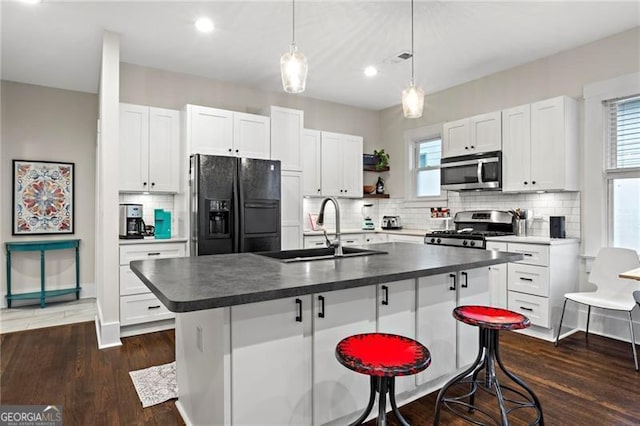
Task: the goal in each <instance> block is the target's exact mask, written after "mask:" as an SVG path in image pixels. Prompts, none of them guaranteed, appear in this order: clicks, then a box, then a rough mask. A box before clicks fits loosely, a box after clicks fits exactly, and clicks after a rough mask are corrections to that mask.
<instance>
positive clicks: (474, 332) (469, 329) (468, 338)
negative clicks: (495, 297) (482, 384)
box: [456, 267, 490, 368]
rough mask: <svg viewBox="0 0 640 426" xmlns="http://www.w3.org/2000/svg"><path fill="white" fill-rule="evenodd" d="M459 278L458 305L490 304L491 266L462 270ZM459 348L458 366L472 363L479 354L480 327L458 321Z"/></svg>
mask: <svg viewBox="0 0 640 426" xmlns="http://www.w3.org/2000/svg"><path fill="white" fill-rule="evenodd" d="M457 275H458V276H457V278H458V306H463V305H481V306H488V305H489V304H490V301H489V268H488V267H484V268H476V269H468V270H466V271H461V272H459V273H458V274H457ZM456 327H457V338H458V345H457V347H458V349H457V367H458V368H462V367H465V366H467V365H469V364H471V363H472V362H473V361H474V360H475V359H476V357H477V356H478V339H479V330H478V327H476V326H473V325H469V324H465V323H463V322H461V321H456Z"/></svg>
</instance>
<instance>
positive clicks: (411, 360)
mask: <svg viewBox="0 0 640 426" xmlns="http://www.w3.org/2000/svg"><path fill="white" fill-rule="evenodd" d="M336 358H337V359H338V361H339V362H340V364H342V365H344V366H345V367H347V368H348V369H350V370H353V371H356V372H358V373H361V374H366V375H368V376H370V377H371V393H370V395H369V403H368V404H367V408H366V409H365V410H364V413H362V415H361V416H360V417H359V418H358V419H357V420H356V421H355V422H353V423H351V425H349V426H356V425H361V424H362V423H363V422H364V421H365V419H366V418H367V416H368V415H369V413H370V412H371V409H372V408H373V403H374V401H375V399H376V392H378V394H379V395H380V398H379V402H378V421H377V425H379V426H385V425H386V424H387V413H386V410H385V405H386V403H387V398H386V395H387V393H389V402H390V403H391V409H392V410H393V414H395V416H396V418H397V419H398V421H399V422H400V424H401V425H402V426H409V423H408V422H407V420H406V419H405V418H404V417H402V415H401V414H400V411H399V410H398V406H397V405H396V397H395V377H396V376H409V375H412V374H416V373H419V372H421V371H422V370H424V369H425V368H427V367H428V366H429V364H431V354H430V353H429V350H428V349H427V348H425V347H424V346H423V345H422V344H420V343H418V342H416V341H415V340H413V339H410V338H408V337H404V336H398V335H397V334H386V333H366V334H356V335H353V336H349V337H347V338H345V339H343V340H341V341H340V342H339V343H338V346H336Z"/></svg>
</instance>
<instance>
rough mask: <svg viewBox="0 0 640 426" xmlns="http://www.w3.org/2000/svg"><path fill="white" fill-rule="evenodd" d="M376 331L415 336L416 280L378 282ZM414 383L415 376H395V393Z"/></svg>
mask: <svg viewBox="0 0 640 426" xmlns="http://www.w3.org/2000/svg"><path fill="white" fill-rule="evenodd" d="M377 290H378V291H377V293H378V300H377V304H378V332H380V333H391V334H398V335H400V336H406V337H409V338H411V339H415V338H416V281H415V280H404V281H396V282H391V283H385V284H379V285H378V286H377ZM415 385H416V380H415V377H412V376H400V377H397V378H396V394H399V393H402V392H406V391H409V390H411V389H413V388H414V387H415Z"/></svg>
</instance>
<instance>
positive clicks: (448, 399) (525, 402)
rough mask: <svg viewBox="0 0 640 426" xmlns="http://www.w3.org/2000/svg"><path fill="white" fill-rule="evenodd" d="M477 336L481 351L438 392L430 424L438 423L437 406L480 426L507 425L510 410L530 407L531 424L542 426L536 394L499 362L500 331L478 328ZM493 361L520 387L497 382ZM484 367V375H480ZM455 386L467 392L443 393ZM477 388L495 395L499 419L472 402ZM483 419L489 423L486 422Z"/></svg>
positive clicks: (540, 411) (540, 407) (438, 411)
mask: <svg viewBox="0 0 640 426" xmlns="http://www.w3.org/2000/svg"><path fill="white" fill-rule="evenodd" d="M479 335H480V350H479V352H478V357H477V358H476V360H475V361H474V363H473V364H472V365H471V367H469V368H468V369H467V370H465V371H463V372H462V373H460V374H458V375H457V376H455V377H454V378H453V379H451V380H449V381H448V382H447V383H446V384H445V385H444V386H443V387H442V389H441V390H440V392H439V393H438V398H437V400H436V413H435V419H434V422H433V424H434V425H438V424H439V423H440V409H441V407H442V406H444V407H446V408H447V409H448V410H449V411H451V412H452V413H453V414H455V415H457V416H459V417H461V418H463V419H465V420H467V421H468V422H470V423H472V424H475V425H482V426H484V425H489V424H495V425H500V426H507V425H509V414H511V413H512V412H513V411H515V410H519V409H533V410H535V413H536V418H535V420H533V421H532V422H531V423H530V425H540V426H544V417H543V415H542V406H541V405H540V401H539V400H538V397H537V396H536V394H535V393H534V392H533V391H532V390H531V389H530V388H529V387H528V386H527V384H526V383H525V382H524V381H523V380H522V379H520V378H519V377H517V376H516V375H515V374H513V373H511V372H510V371H508V370H507V369H506V368H505V367H504V364H502V360H501V359H500V352H499V349H498V336H499V330H497V329H486V328H480V333H479ZM496 363H497V364H498V367H500V370H502V372H503V373H504V374H505V375H506V376H507V377H508V378H509V379H511V380H512V381H513V382H514V383H515V384H516V385H518V386H519V387H520V388H521V389H516V388H514V387H512V386H506V385H503V384H500V382H499V381H498V377H497V376H496ZM483 370H484V374H483V375H480V373H481V372H482V371H483ZM479 376H480V377H479ZM454 386H456V387H458V386H462V387H465V388H468V391H467V392H465V393H464V394H462V395H458V396H446V394H447V391H449V390H450V388H452V387H454ZM478 390H482V391H484V392H487V393H489V394H491V395H493V396H494V397H496V398H497V400H498V407H499V409H500V418H499V419H498V418H496V417H495V416H494V415H492V414H491V413H489V412H488V411H487V410H485V409H483V408H481V407H478V406H477V405H475V404H474V403H475V398H476V393H477V391H478ZM467 400H468V402H467ZM476 412H477V413H479V414H480V415H477V414H476V415H474V416H473V417H472V416H471V415H473V414H474V413H476ZM482 420H486V421H489V422H490V423H485V422H483V421H482Z"/></svg>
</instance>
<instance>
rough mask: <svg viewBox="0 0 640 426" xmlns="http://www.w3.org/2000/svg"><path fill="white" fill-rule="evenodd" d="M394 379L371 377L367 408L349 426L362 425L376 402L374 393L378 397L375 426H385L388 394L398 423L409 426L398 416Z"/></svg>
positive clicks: (400, 415)
mask: <svg viewBox="0 0 640 426" xmlns="http://www.w3.org/2000/svg"><path fill="white" fill-rule="evenodd" d="M395 382H396V381H395V377H381V376H371V393H370V394H369V403H368V404H367V408H365V410H364V413H362V415H361V416H360V417H358V419H357V420H356V421H354V422H353V423H351V424H349V426H357V425H361V424H362V423H364V421H365V420H366V419H367V416H369V414H370V413H371V410H372V409H373V404H374V402H375V400H376V393H377V394H378V395H379V398H378V420H377V421H376V426H387V411H386V404H387V393H388V394H389V402H390V403H391V411H393V414H394V415H395V416H396V419H398V422H399V423H400V424H401V425H402V426H411V425H410V424H409V422H407V420H406V419H405V418H404V417H402V414H400V410H398V406H397V405H396V396H395V395H396V393H395Z"/></svg>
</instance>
